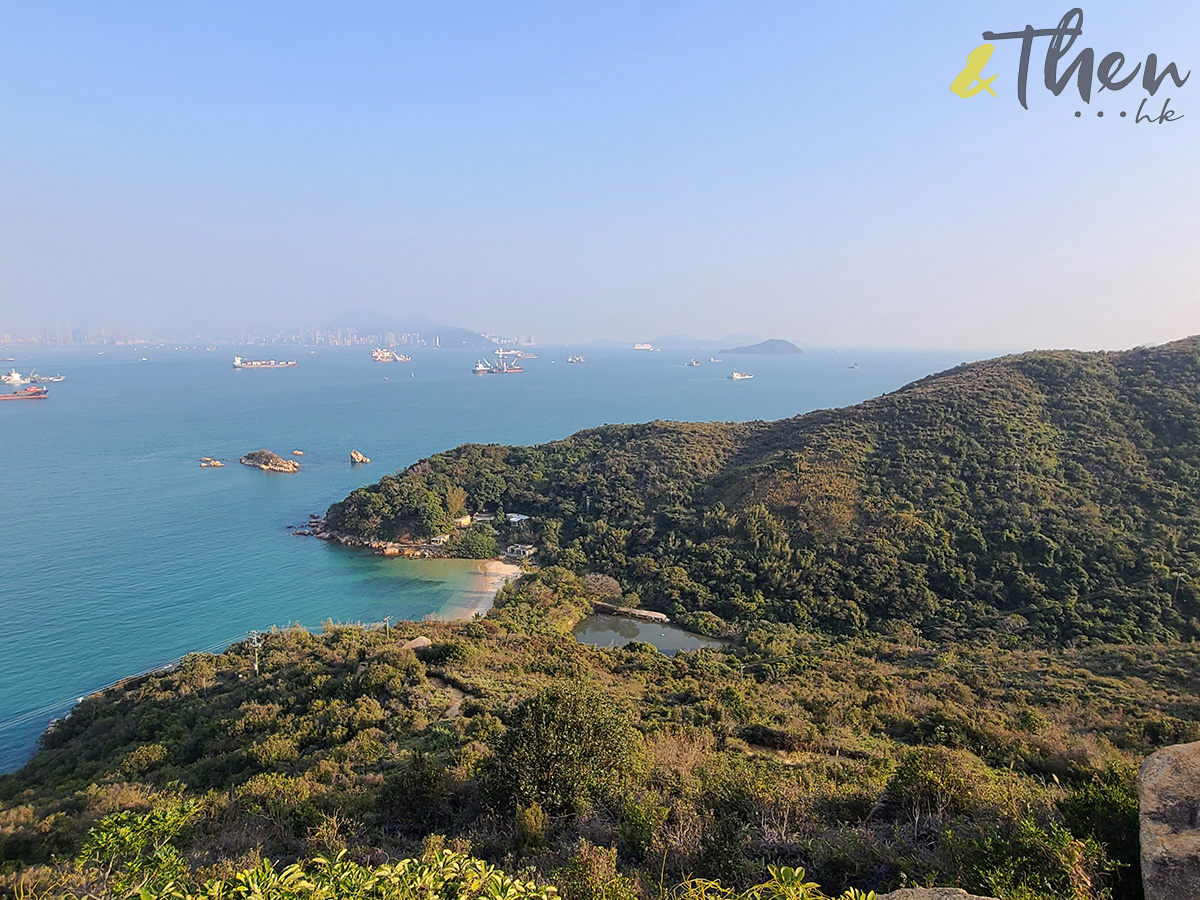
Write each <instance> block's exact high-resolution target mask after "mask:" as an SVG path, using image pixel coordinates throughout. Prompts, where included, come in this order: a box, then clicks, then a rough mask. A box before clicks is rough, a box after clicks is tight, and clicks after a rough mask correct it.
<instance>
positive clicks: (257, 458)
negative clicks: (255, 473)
mask: <svg viewBox="0 0 1200 900" xmlns="http://www.w3.org/2000/svg"><path fill="white" fill-rule="evenodd" d="M238 462H240V463H241V464H242V465H243V466H253V467H254V468H256V469H262V470H263V471H264V472H299V471H300V463H298V462H296V461H295V460H294V459H284V458H283V457H282V456H280V455H279V454H278V453H272V452H271V451H270V450H266V449H263V450H252V451H251V452H249V453H247V454H246V455H245V456H243V457H242V458H241V459H239V460H238Z"/></svg>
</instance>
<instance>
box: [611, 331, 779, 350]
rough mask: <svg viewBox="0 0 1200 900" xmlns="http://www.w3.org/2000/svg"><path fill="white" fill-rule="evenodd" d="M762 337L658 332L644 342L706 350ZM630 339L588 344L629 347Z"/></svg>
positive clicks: (754, 335)
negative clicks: (692, 335) (714, 336)
mask: <svg viewBox="0 0 1200 900" xmlns="http://www.w3.org/2000/svg"><path fill="white" fill-rule="evenodd" d="M761 340H762V338H761V337H759V336H758V335H757V334H745V333H743V334H727V335H725V336H724V337H719V338H716V339H714V340H708V339H705V338H694V337H691V336H690V335H686V334H660V335H659V336H658V337H656V338H652V339H651V340H649V341H646V342H645V343H647V344H651V345H653V346H655V347H661V348H662V349H664V350H706V349H709V348H712V347H720V346H722V345H726V346H728V345H732V344H753V343H755V342H756V341H761ZM633 343H634V342H632V341H610V340H599V341H592V342H591V343H590V345H589V346H592V347H630V346H632V345H633Z"/></svg>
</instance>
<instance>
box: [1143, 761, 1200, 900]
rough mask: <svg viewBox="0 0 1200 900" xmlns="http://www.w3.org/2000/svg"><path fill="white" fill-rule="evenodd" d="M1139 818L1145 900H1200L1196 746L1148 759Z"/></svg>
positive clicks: (1199, 786)
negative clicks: (1193, 899) (1185, 899)
mask: <svg viewBox="0 0 1200 900" xmlns="http://www.w3.org/2000/svg"><path fill="white" fill-rule="evenodd" d="M1138 813H1139V817H1140V820H1141V821H1140V824H1141V838H1142V884H1143V886H1144V887H1145V890H1146V900H1168V898H1170V900H1180V898H1182V897H1200V741H1197V742H1195V743H1192V744H1176V745H1175V746H1173V747H1164V748H1163V749H1162V750H1159V751H1158V752H1157V753H1154V754H1151V755H1150V756H1149V757H1147V759H1146V761H1145V762H1144V763H1142V771H1141V773H1140V774H1139V775H1138Z"/></svg>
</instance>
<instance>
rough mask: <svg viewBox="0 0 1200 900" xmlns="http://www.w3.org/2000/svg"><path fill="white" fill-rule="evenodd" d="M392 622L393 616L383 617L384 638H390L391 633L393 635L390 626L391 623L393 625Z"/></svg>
mask: <svg viewBox="0 0 1200 900" xmlns="http://www.w3.org/2000/svg"><path fill="white" fill-rule="evenodd" d="M391 621H392V617H391V616H384V617H383V636H384V637H389V636H390V635H391V633H392V632H391V626H390V623H391Z"/></svg>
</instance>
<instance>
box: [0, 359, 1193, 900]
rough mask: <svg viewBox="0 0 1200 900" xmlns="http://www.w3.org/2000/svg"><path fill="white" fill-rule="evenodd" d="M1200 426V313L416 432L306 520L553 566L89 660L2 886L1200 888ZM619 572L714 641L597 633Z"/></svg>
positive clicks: (32, 787)
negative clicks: (417, 441)
mask: <svg viewBox="0 0 1200 900" xmlns="http://www.w3.org/2000/svg"><path fill="white" fill-rule="evenodd" d="M1197 423H1200V338H1190V339H1187V340H1184V341H1178V342H1175V343H1172V344H1167V345H1164V346H1160V347H1154V348H1139V349H1137V350H1131V351H1126V352H1120V353H1076V352H1066V351H1058V352H1037V353H1025V354H1019V355H1015V356H1009V357H1004V358H1001V359H993V360H987V361H984V362H981V363H974V364H970V365H963V366H959V367H957V368H954V369H951V370H949V371H947V372H943V373H941V374H939V375H934V376H930V377H928V378H925V379H922V380H920V381H917V382H915V383H913V384H910V385H908V386H907V387H904V388H902V389H900V390H898V391H895V392H894V393H891V394H888V395H885V396H882V397H879V398H877V399H874V400H871V401H868V402H866V403H862V404H859V405H857V406H853V407H848V408H845V409H837V410H821V411H818V412H814V413H811V414H808V415H803V416H798V417H795V418H792V419H786V420H782V421H777V422H746V423H679V422H651V423H647V424H642V425H620V426H605V427H602V428H594V429H589V430H587V431H583V432H579V433H578V434H575V435H572V436H570V437H568V438H565V439H563V440H558V441H553V442H550V443H547V444H541V445H537V446H530V447H510V446H501V445H494V444H488V445H479V444H469V445H464V446H460V447H458V448H456V449H453V450H450V451H447V452H444V453H438V454H435V455H433V456H431V457H429V458H427V459H423V460H419V461H418V462H416V463H414V464H413V465H411V466H409V467H408V468H406V469H404V470H403V471H401V472H397V473H395V474H389V475H385V476H383V477H382V478H380V480H379V481H378V482H376V483H374V484H371V485H368V486H366V487H362V488H359V489H357V490H355V491H353V492H352V493H351V494H349V495H348V496H347V497H346V498H345V499H343V500H341V501H339V502H337V503H334V504H332V505H331V506H330V507H329V509H328V510H327V511H326V513H325V515H324V516H323V517H320V516H318V517H316V519H315V521H316V522H317V525H315V526H314V528H313V530H314V531H315V530H318V528H319V530H320V531H321V533H322V534H324V535H327V539H330V540H337V541H339V542H342V543H346V544H350V545H352V546H362V547H366V548H369V549H373V550H375V551H376V552H379V551H380V550H382V551H385V552H386V551H388V550H389V549H390V548H392V547H396V548H404V547H414V548H415V547H424V546H428V547H430V548H438V552H443V553H447V554H456V555H469V554H470V553H472V552H478V553H479V554H481V555H482V556H483V557H486V558H489V559H490V558H492V557H494V556H495V555H496V554H497V552H498V550H499V547H500V546H501V545H505V546H506V547H512V548H517V547H523V548H527V550H528V551H529V553H530V554H536V555H533V556H532V559H534V560H536V563H537V567H536V568H534V569H532V570H531V571H528V572H525V573H524V574H522V575H521V576H520V577H519V578H517V579H515V580H514V581H511V582H509V583H507V584H504V585H503V586H502V587H500V588H499V590H498V591H497V593H496V596H495V602H494V604H493V605H492V607H491V608H490V609H488V611H487V613H486V615H481V616H479V617H475V618H473V619H471V620H470V621H463V622H452V623H447V622H434V621H426V622H423V623H419V624H418V623H411V622H402V623H397V624H395V625H392V624H391V623H390V622H389V623H386V624H384V625H383V626H382V627H377V628H365V627H359V626H339V625H335V624H333V623H332V622H330V623H327V625H326V627H325V628H324V630H323V632H322V633H320V634H314V633H310V632H308V631H307V630H304V629H302V628H289V629H285V630H278V631H273V632H271V633H270V634H266V635H259V636H257V637H255V638H253V639H251V640H246V641H242V642H239V643H237V644H234V645H233V646H231V647H229V648H228V649H227V650H226V651H224V652H223V653H220V654H215V655H214V654H207V653H196V654H192V655H190V656H188V657H186V658H185V659H184V660H182V661H181V662H180V664H179V665H178V666H177V667H175V668H174V669H172V670H170V671H164V672H159V673H154V674H148V675H143V676H138V677H135V678H132V679H128V680H126V681H125V682H122V683H120V684H119V685H117V686H115V687H113V688H111V689H108V690H105V691H103V692H101V693H98V694H94V695H92V696H90V697H87V698H85V699H84V700H83V701H82V702H81V703H80V704H79V705H78V706H77V707H76V708H75V710H74V711H73V713H72V714H71V715H69V716H67V717H66V718H64V719H63V720H61V721H60V722H59V723H57V724H56V726H55V727H54V728H53V729H52V730H50V731H49V732H48V733H47V734H46V735H45V736H44V737H43V739H42V746H41V749H40V750H39V752H38V753H37V754H36V755H35V756H34V758H33V759H32V760H31V761H30V763H29V764H28V765H27V766H26V767H25V768H24V769H22V770H21V771H20V772H17V773H15V774H13V775H10V776H4V777H0V879H5V880H4V881H0V885H2V886H3V888H4V889H9V890H10V892H12V893H16V894H22V895H25V896H38V897H51V896H85V895H88V896H103V897H110V896H128V895H135V896H136V895H137V894H138V893H141V894H142V896H147V897H164V898H165V897H167V896H170V897H176V898H180V897H182V898H194V897H200V896H202V895H203V896H211V897H215V896H240V894H237V893H235V891H240V890H242V888H241V887H239V885H240V886H246V885H249V884H251V883H252V882H253V884H255V885H260V886H261V885H265V886H266V887H265V888H264V889H263V890H262V891H261V892H260V894H261V895H262V896H264V897H271V898H276V897H280V898H281V897H288V896H303V897H310V896H312V897H317V896H330V897H333V896H356V895H354V894H347V893H346V891H347V889H346V888H345V887H344V886H345V885H351V884H352V885H359V886H361V885H366V884H368V883H369V884H371V885H374V886H376V887H377V888H378V890H377V891H376V893H371V894H364V893H362V892H360V893H359V894H358V896H379V897H386V898H395V900H400V898H406V900H407V898H411V897H412V896H416V895H417V894H419V892H420V889H419V887H418V884H419V883H423V884H428V883H429V879H449V881H448V882H447V883H448V884H450V887H448V888H446V896H447V897H450V896H454V897H459V898H461V900H475V898H483V897H485V896H486V897H495V896H508V897H514V898H531V900H533V898H536V900H550V898H551V897H556V896H560V894H558V893H551V892H550V890H549V888H550V886H553V887H554V888H556V889H557V890H558V891H561V897H562V898H563V900H654V898H667V897H669V898H672V900H705V898H708V900H713V898H718V900H764V898H776V900H787V898H792V900H800V898H801V897H804V898H814V900H816V898H820V897H823V896H832V897H844V898H848V900H849V898H853V900H861V898H862V897H863V896H864V894H863V893H862V892H865V891H870V890H874V891H879V892H885V891H895V892H896V893H895V894H894V897H895V898H896V900H901V898H904V900H918V898H931V897H936V896H946V895H945V894H937V893H934V892H925V891H923V890H917V891H916V892H915V893H913V892H912V891H911V890H910V889H909V888H908V887H906V886H910V885H913V884H917V885H934V884H949V885H957V886H958V887H961V888H963V889H965V890H966V891H968V892H970V893H971V894H973V895H976V896H980V897H992V898H1001V900H1062V898H1071V900H1137V898H1141V897H1143V896H1144V897H1147V898H1158V897H1165V896H1193V895H1194V893H1195V892H1194V891H1192V890H1191V889H1190V886H1191V885H1194V884H1195V878H1196V877H1197V875H1198V874H1200V855H1197V854H1196V853H1195V852H1194V851H1193V850H1192V849H1189V848H1193V847H1194V846H1196V842H1195V838H1196V830H1197V829H1196V824H1195V818H1194V814H1193V811H1194V810H1195V809H1196V808H1197V806H1198V805H1200V787H1198V782H1197V779H1196V777H1195V774H1194V773H1195V772H1196V771H1198V770H1200V537H1198V536H1200V425H1198V424H1197ZM469 510H470V511H474V512H468V511H469ZM518 510H519V512H516V511H518ZM403 552H404V551H403V550H402V549H398V550H397V555H398V554H400V553H403ZM520 552H521V553H525V552H526V551H525V550H524V549H523V550H521V551H520ZM612 608H617V609H626V610H629V609H632V610H646V611H649V612H651V613H657V614H659V616H664V617H670V618H671V619H672V620H674V621H678V622H680V623H681V624H683V625H685V626H686V627H687V628H689V629H691V630H692V631H694V632H696V633H700V634H709V635H714V636H720V637H721V638H723V640H722V641H721V642H720V643H718V644H716V645H715V646H707V647H700V648H699V649H695V650H689V651H682V652H679V653H677V654H676V655H674V656H667V655H665V654H663V653H660V652H658V651H657V650H656V648H655V647H654V646H652V645H651V644H648V643H645V642H643V641H639V640H633V641H630V642H628V643H626V644H624V645H623V646H619V647H613V648H607V649H602V648H597V647H593V646H590V645H588V644H585V643H581V642H580V641H578V640H576V638H575V636H574V634H573V629H575V628H576V627H577V626H578V624H579V622H580V621H581V620H582V619H583V618H584V617H586V616H589V615H590V614H592V613H593V612H594V611H595V610H597V609H601V610H603V609H612ZM651 618H652V619H655V620H657V621H661V620H660V619H658V618H657V617H656V616H651ZM1188 742H1192V743H1188ZM1139 770H1140V771H1141V778H1140V780H1139ZM1139 789H1140V796H1139ZM1139 811H1140V813H1141V818H1139ZM388 860H391V861H394V860H401V862H399V863H395V862H388V863H387V864H386V865H384V861H388ZM481 860H482V861H481ZM291 863H296V865H297V866H298V868H290V869H289V868H286V867H287V866H289V864H291ZM496 865H500V866H502V867H503V871H498V870H495V869H491V868H486V867H491V866H496ZM768 865H769V866H770V868H767V866H768ZM381 866H382V867H381ZM485 866H486V867H485ZM1143 866H1144V867H1143ZM480 867H485V868H480ZM504 872H508V873H516V872H520V873H521V876H520V877H521V879H523V880H522V881H519V882H518V881H514V880H513V878H512V876H511V875H505V874H504ZM481 873H482V874H481ZM489 873H490V874H489ZM1143 878H1144V881H1145V886H1146V890H1145V892H1144V893H1143ZM284 879H291V881H290V882H285V880H284ZM305 879H307V881H305ZM455 879H460V880H455ZM489 879H492V880H489ZM696 879H704V880H702V881H697V880H696ZM1189 879H1191V880H1189ZM716 880H719V881H720V886H714V882H715V881H716ZM810 882H819V883H820V884H821V885H825V886H827V891H828V893H822V892H819V891H818V890H817V888H816V887H814V886H813V885H812V884H811V883H810ZM300 883H304V884H312V885H313V886H314V887H313V889H312V890H311V891H309V893H295V892H294V893H293V894H287V893H284V890H285V888H286V889H287V890H290V888H287V884H300ZM438 883H439V884H442V882H440V881H439V882H438ZM337 885H342V886H343V887H340V888H338V887H336V886H337ZM485 885H491V887H485ZM659 885H662V886H664V887H663V890H662V892H660V891H659V887H658V886H659ZM143 888H144V889H145V890H144V892H143V890H142V889H143ZM375 889H376V888H375V887H372V890H375ZM305 890H306V891H307V890H309V889H308V888H305ZM339 891H341V893H339ZM489 891H490V893H489ZM39 892H40V893H39ZM843 892H844V893H843ZM243 893H245V891H243ZM421 896H424V894H421ZM440 896H441V895H440V894H439V895H438V897H440ZM881 896H882V897H888V896H889V895H888V894H886V893H881ZM951 896H960V897H961V896H962V895H961V894H959V895H951ZM430 900H435V898H434V897H431V898H430Z"/></svg>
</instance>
